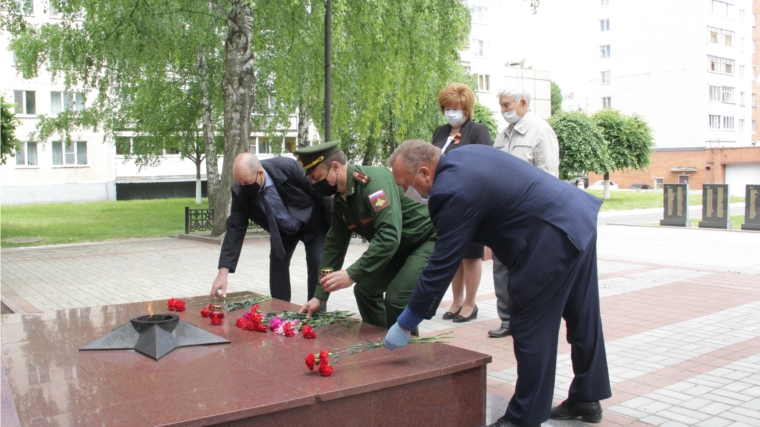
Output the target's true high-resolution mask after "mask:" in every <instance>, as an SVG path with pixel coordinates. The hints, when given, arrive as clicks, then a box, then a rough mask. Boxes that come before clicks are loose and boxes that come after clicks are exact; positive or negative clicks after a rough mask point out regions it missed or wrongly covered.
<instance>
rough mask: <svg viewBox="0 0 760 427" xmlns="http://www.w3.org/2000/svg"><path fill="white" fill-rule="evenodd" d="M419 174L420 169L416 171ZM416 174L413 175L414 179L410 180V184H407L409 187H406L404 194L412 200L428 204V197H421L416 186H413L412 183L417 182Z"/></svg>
mask: <svg viewBox="0 0 760 427" xmlns="http://www.w3.org/2000/svg"><path fill="white" fill-rule="evenodd" d="M419 174H420V171H419V170H418V171H417V175H419ZM417 175H414V181H412V185H410V186H409V188H407V189H406V191H405V192H404V195H405V196H406V197H408V198H410V199H412V200H414V201H415V202H417V203H422V204H423V205H427V204H428V199H427V198H426V197H422V195H421V194H420V192H419V191H417V189H416V188H414V183H415V182H417Z"/></svg>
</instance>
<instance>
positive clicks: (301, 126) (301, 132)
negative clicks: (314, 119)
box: [298, 102, 309, 148]
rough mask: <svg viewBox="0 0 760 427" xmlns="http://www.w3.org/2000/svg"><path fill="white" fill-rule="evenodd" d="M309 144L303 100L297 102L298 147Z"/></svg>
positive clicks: (307, 120)
mask: <svg viewBox="0 0 760 427" xmlns="http://www.w3.org/2000/svg"><path fill="white" fill-rule="evenodd" d="M308 146H309V116H308V115H307V114H306V108H305V107H304V105H303V102H300V103H299V104H298V148H304V147H308Z"/></svg>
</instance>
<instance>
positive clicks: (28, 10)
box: [12, 0, 34, 15]
mask: <svg viewBox="0 0 760 427" xmlns="http://www.w3.org/2000/svg"><path fill="white" fill-rule="evenodd" d="M12 2H13V3H14V4H15V5H16V7H17V8H18V9H17V10H18V11H19V12H23V14H24V15H31V14H33V13H34V0H12Z"/></svg>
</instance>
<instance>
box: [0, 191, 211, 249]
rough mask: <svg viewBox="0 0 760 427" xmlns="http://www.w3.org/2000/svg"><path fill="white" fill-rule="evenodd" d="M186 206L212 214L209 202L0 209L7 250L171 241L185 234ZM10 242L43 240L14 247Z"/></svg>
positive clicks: (161, 201)
mask: <svg viewBox="0 0 760 427" xmlns="http://www.w3.org/2000/svg"><path fill="white" fill-rule="evenodd" d="M185 206H190V208H191V209H200V208H208V199H203V204H202V205H196V204H195V199H194V198H188V199H157V200H125V201H118V202H88V203H50V204H34V205H10V206H3V207H2V208H0V237H2V240H1V241H0V244H1V245H2V247H4V248H9V247H16V246H38V245H51V244H61V243H78V242H95V241H103V240H111V239H131V238H146V237H168V236H171V235H173V234H179V233H184V232H185ZM12 238H39V239H40V240H39V241H37V242H30V243H13V242H9V241H6V239H12Z"/></svg>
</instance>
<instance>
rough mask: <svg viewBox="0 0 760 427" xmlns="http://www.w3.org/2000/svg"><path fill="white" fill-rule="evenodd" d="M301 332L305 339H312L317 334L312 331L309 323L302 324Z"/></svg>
mask: <svg viewBox="0 0 760 427" xmlns="http://www.w3.org/2000/svg"><path fill="white" fill-rule="evenodd" d="M301 332H302V333H303V337H304V338H306V339H310V340H311V339H314V338H316V337H317V334H315V333H314V328H312V327H311V326H309V325H306V326H304V327H303V328H301Z"/></svg>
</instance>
